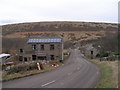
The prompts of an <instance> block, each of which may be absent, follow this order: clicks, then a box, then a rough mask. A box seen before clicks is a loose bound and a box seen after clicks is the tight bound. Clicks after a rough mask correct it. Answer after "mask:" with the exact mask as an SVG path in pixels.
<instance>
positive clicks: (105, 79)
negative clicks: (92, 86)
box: [90, 59, 118, 88]
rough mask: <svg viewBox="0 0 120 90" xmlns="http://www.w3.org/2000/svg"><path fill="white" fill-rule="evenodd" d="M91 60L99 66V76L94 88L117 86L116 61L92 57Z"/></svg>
mask: <svg viewBox="0 0 120 90" xmlns="http://www.w3.org/2000/svg"><path fill="white" fill-rule="evenodd" d="M90 61H91V62H93V63H95V64H97V65H98V66H99V67H100V71H101V78H100V81H99V82H98V83H97V85H96V88H118V61H102V62H100V61H99V60H96V59H93V60H90Z"/></svg>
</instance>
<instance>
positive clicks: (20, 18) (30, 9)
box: [0, 0, 119, 25]
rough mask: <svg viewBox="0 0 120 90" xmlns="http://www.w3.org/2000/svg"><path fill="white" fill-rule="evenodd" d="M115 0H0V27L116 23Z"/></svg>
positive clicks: (116, 10)
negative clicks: (6, 25) (59, 22)
mask: <svg viewBox="0 0 120 90" xmlns="http://www.w3.org/2000/svg"><path fill="white" fill-rule="evenodd" d="M118 1H119V0H0V25H3V24H9V23H22V22H39V21H88V22H108V23H110V22H112V23H117V22H118Z"/></svg>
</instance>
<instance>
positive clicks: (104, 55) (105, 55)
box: [96, 52, 109, 57]
mask: <svg viewBox="0 0 120 90" xmlns="http://www.w3.org/2000/svg"><path fill="white" fill-rule="evenodd" d="M108 56H109V53H106V52H101V53H98V54H97V55H96V57H108Z"/></svg>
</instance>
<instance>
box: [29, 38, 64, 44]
mask: <svg viewBox="0 0 120 90" xmlns="http://www.w3.org/2000/svg"><path fill="white" fill-rule="evenodd" d="M61 41H62V40H61V39H60V38H54V39H29V40H28V43H34V42H35V43H38V42H39V43H40V42H61Z"/></svg>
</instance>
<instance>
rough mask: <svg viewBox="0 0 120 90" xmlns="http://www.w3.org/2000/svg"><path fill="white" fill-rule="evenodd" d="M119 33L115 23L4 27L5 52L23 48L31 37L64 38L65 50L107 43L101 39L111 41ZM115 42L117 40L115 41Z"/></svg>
mask: <svg viewBox="0 0 120 90" xmlns="http://www.w3.org/2000/svg"><path fill="white" fill-rule="evenodd" d="M117 31H118V25H117V24H113V23H93V22H35V23H21V24H11V25H3V26H2V41H3V42H2V44H3V51H5V52H6V51H9V50H16V48H18V47H23V46H24V44H26V40H27V38H29V37H37V36H39V37H62V38H63V40H64V48H69V47H73V44H74V43H77V44H82V45H87V44H89V43H97V42H99V41H100V43H101V42H103V41H104V42H106V41H105V39H103V40H101V38H102V37H107V38H108V40H109V39H110V38H111V36H112V37H116V35H117ZM111 40H112V39H110V40H109V41H111ZM112 41H113V40H112ZM114 41H116V40H115V39H114ZM111 43H112V42H111ZM116 45H117V44H116ZM10 46H11V47H10ZM105 46H106V45H105ZM107 46H108V45H107ZM110 47H111V46H110ZM112 47H113V46H112Z"/></svg>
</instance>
